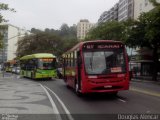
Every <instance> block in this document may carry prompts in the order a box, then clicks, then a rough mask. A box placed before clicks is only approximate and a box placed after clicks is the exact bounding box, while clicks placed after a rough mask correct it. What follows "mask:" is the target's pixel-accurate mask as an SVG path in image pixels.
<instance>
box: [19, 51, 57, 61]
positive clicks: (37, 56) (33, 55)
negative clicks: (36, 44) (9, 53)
mask: <svg viewBox="0 0 160 120" xmlns="http://www.w3.org/2000/svg"><path fill="white" fill-rule="evenodd" d="M33 58H56V56H54V55H53V54H50V53H37V54H31V55H26V56H23V57H21V58H20V60H27V59H33Z"/></svg>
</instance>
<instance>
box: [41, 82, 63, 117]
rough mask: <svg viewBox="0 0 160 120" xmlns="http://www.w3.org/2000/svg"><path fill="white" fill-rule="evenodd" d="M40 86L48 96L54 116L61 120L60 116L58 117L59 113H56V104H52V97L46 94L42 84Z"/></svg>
mask: <svg viewBox="0 0 160 120" xmlns="http://www.w3.org/2000/svg"><path fill="white" fill-rule="evenodd" d="M40 86H41V87H42V88H43V89H44V91H45V92H46V94H47V96H48V98H49V100H50V102H51V105H52V108H53V111H54V114H57V115H56V117H57V119H58V120H62V119H61V116H60V113H59V111H58V109H57V107H56V104H55V103H54V102H53V99H52V97H51V96H50V94H49V93H48V91H47V90H46V88H45V87H44V86H43V85H42V84H40Z"/></svg>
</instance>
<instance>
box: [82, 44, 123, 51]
mask: <svg viewBox="0 0 160 120" xmlns="http://www.w3.org/2000/svg"><path fill="white" fill-rule="evenodd" d="M122 47H123V45H122V44H103V45H102V44H87V45H84V46H83V49H87V50H89V49H118V48H122Z"/></svg>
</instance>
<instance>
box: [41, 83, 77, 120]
mask: <svg viewBox="0 0 160 120" xmlns="http://www.w3.org/2000/svg"><path fill="white" fill-rule="evenodd" d="M44 87H45V88H46V89H48V90H49V91H50V92H51V93H52V94H53V95H54V96H55V97H56V99H57V100H58V102H59V103H60V104H61V105H62V107H63V109H64V111H65V112H66V114H67V116H68V118H69V120H74V118H73V117H72V115H71V113H70V112H69V110H68V109H67V107H66V106H65V105H64V103H63V102H62V100H61V99H60V98H59V97H58V96H57V94H56V93H55V92H53V91H52V90H51V89H50V88H48V87H47V86H44Z"/></svg>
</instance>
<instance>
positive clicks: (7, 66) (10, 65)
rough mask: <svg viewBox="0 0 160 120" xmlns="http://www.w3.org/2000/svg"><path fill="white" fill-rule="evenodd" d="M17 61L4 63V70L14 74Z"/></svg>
mask: <svg viewBox="0 0 160 120" xmlns="http://www.w3.org/2000/svg"><path fill="white" fill-rule="evenodd" d="M16 64H17V63H16V60H9V61H7V62H5V63H4V70H5V71H6V72H12V68H13V67H15V66H16Z"/></svg>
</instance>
